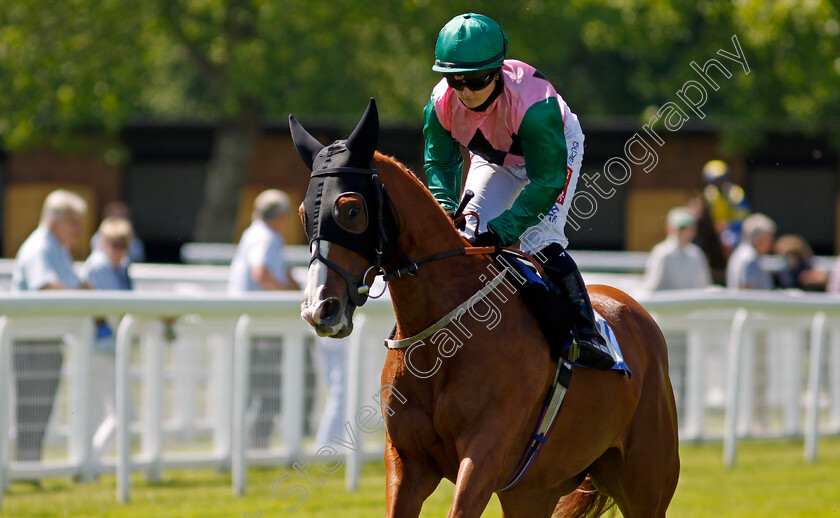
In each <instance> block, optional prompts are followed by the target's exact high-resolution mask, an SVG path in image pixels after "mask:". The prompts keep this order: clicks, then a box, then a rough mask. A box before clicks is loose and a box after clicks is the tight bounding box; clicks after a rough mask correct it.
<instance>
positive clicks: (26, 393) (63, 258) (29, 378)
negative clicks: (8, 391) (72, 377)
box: [4, 189, 87, 461]
mask: <svg viewBox="0 0 840 518" xmlns="http://www.w3.org/2000/svg"><path fill="white" fill-rule="evenodd" d="M86 211H87V204H86V203H85V201H84V200H83V199H82V198H81V197H80V196H78V195H77V194H74V193H72V192H70V191H65V190H62V189H59V190H56V191H53V192H51V193H50V194H49V195H48V196H47V198H46V200H44V205H43V208H42V210H41V221H40V223H39V225H38V228H37V229H35V231H34V232H32V234H31V235H30V236H29V237H28V238H26V241H24V242H23V245H21V247H20V249H19V250H18V253H17V256H16V257H15V265H14V269H13V271H12V291H13V292H21V291H34V290H47V289H77V288H86V287H87V285H86V284H85V283H82V281H81V280H80V279H79V276H78V275H76V272H75V271H74V270H73V258H72V257H71V256H70V251H69V249H70V247H71V246H73V244H75V243H76V241H78V239H79V238H80V237H81V234H82V217H83V216H84V214H85V212H86ZM61 347H62V342H61V341H60V340H40V339H34V340H33V339H29V340H16V341H15V343H14V344H13V347H12V362H13V375H14V378H15V388H16V402H15V407H16V415H15V417H16V420H17V445H16V446H17V448H16V452H15V457H16V459H17V460H18V461H38V460H40V459H41V448H42V443H43V440H44V434H45V432H46V429H47V423H48V422H49V419H50V414H51V413H52V408H53V402H54V400H55V394H56V392H57V390H58V384H59V381H60V378H61V364H62V363H63V357H62V352H61ZM4 432H5V431H4Z"/></svg>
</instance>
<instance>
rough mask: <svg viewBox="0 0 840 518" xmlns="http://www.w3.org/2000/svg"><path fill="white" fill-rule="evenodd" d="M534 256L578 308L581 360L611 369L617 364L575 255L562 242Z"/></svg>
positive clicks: (576, 327) (575, 321) (575, 329)
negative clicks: (601, 329) (596, 321)
mask: <svg viewBox="0 0 840 518" xmlns="http://www.w3.org/2000/svg"><path fill="white" fill-rule="evenodd" d="M534 257H535V258H536V259H537V260H539V261H540V262H541V263H542V265H543V269H544V270H545V272H546V273H547V274H548V278H549V280H550V281H551V282H552V283H554V284H555V285H556V286H557V287H558V288H560V291H561V292H562V293H563V295H564V296H565V297H566V298H567V299H569V301H570V302H571V303H572V307H573V308H574V309H573V311H574V315H573V317H574V318H573V324H572V331H573V332H574V334H575V340H576V341H577V343H578V347H579V348H580V357H579V358H578V361H580V362H581V363H583V364H584V365H589V366H591V367H595V368H597V369H609V368H611V367H612V366H613V365H614V364H615V361H614V360H613V357H612V354H611V353H610V350H609V348H608V347H607V344H606V342H604V338H603V337H602V336H601V334H600V333H599V332H598V328H597V327H596V326H595V313H594V311H593V310H592V303H591V302H590V301H589V294H588V293H587V291H586V284H584V282H583V277H581V274H580V270H579V269H578V267H577V264H576V263H575V261H574V259H572V257H571V256H570V255H569V253H568V252H567V251H566V250H564V249H563V247H562V246H561V245H560V244H559V243H552V244H550V245H548V246H547V247H545V248H543V249H542V250H541V251H540V252H539V253H537V254H535V255H534Z"/></svg>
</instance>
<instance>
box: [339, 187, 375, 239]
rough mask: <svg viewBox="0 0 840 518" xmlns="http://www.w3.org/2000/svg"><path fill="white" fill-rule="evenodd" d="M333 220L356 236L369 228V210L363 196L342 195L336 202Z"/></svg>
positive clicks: (354, 194)
mask: <svg viewBox="0 0 840 518" xmlns="http://www.w3.org/2000/svg"><path fill="white" fill-rule="evenodd" d="M333 219H334V220H335V222H336V223H338V225H339V226H340V227H341V228H343V229H344V230H347V231H348V232H352V233H354V234H360V233H362V232H364V231H365V229H366V228H367V219H368V218H367V208H366V207H365V199H364V198H363V197H362V195H361V194H358V193H348V194H342V195H341V196H339V197H338V199H337V200H335V205H334V206H333Z"/></svg>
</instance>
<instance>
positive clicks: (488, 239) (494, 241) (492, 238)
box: [472, 229, 505, 249]
mask: <svg viewBox="0 0 840 518" xmlns="http://www.w3.org/2000/svg"><path fill="white" fill-rule="evenodd" d="M472 246H492V247H495V248H497V249H498V248H500V247H502V246H505V244H504V243H502V238H501V237H499V234H497V233H495V232H493V231H492V230H490V229H487V232H482V233H481V234H478V235H477V236H475V239H473V240H472Z"/></svg>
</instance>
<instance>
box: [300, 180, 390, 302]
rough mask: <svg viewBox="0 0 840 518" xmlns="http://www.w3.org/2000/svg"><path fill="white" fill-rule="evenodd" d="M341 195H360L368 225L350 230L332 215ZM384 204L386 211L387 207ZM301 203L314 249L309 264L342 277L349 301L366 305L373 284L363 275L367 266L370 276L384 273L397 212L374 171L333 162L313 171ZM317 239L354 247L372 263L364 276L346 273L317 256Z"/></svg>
mask: <svg viewBox="0 0 840 518" xmlns="http://www.w3.org/2000/svg"><path fill="white" fill-rule="evenodd" d="M345 194H358V195H359V196H361V198H362V199H363V200H364V201H365V204H366V208H368V209H370V210H368V212H367V224H366V226H365V228H364V230H362V231H361V232H352V231H350V230H348V229H346V228H344V227H342V226H341V225H340V224H339V223H338V222H337V221H336V220H335V217H334V212H333V207H334V205H335V202H336V201H337V200H338V198H339V197H341V196H342V195H345ZM370 205H374V206H373V207H370ZM386 205H387V208H388V210H385V209H386ZM304 207H305V209H306V210H305V216H304V217H305V221H304V226H305V228H306V233H307V235H308V236H309V247H310V250H313V252H312V258H311V259H310V261H309V264H310V266H311V265H312V263H313V262H314V261H321V262H322V263H324V264H325V265H326V266H327V267H328V268H330V269H331V270H333V271H334V272H336V273H337V274H338V275H340V276H341V278H342V279H344V282H345V283H346V284H347V296H348V298H349V299H350V302H352V303H353V304H354V305H356V306H362V305H364V303H365V302H367V299H368V296H369V291H370V284H372V283H373V279H371V282H370V283H367V282H366V279H367V277H368V275H369V273H370V272H371V271H373V272H374V278H376V276H377V275H380V274H384V273H385V271H384V269H383V268H382V266H383V265H384V264H387V263H388V261H390V260H391V258H392V257H393V255H394V252H395V250H396V246H397V234H398V231H399V225H398V223H397V216H396V211H395V209H394V207H393V204H392V203H391V199H390V197H389V196H388V193H387V191H386V190H385V188H384V186H383V185H382V182H380V181H379V175H377V173H376V170H374V169H361V168H356V167H333V168H328V169H319V170H315V171H313V172H312V175H311V177H310V182H309V189H308V190H307V192H306V199H305V200H304ZM373 215H375V219H374V218H373V217H372V216H373ZM321 241H327V242H329V243H336V244H338V245H340V246H342V247H344V248H346V249H348V250H350V251H353V252H355V253H357V254H359V255H360V256H362V257H364V258H365V259H367V260H368V261H369V262H370V263H371V264H372V265H373V266H371V267H370V268H368V269H367V270H366V271H365V273H363V274H362V275H357V274H353V273H350V272H348V271H346V270H345V269H343V268H342V267H340V266H339V265H337V264H335V263H334V262H332V261H330V260H329V259H327V258H326V257H324V256H323V255H321V247H320V244H321V243H320V242H321ZM313 244H314V245H315V246H314V249H313ZM378 296H381V294H380V295H378ZM374 298H376V297H374Z"/></svg>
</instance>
